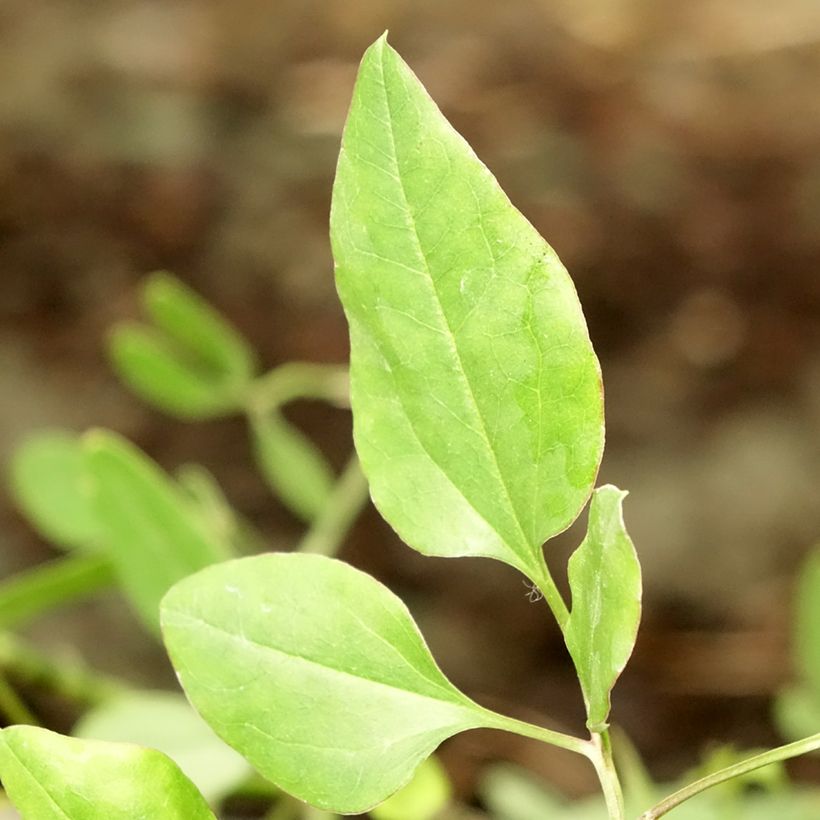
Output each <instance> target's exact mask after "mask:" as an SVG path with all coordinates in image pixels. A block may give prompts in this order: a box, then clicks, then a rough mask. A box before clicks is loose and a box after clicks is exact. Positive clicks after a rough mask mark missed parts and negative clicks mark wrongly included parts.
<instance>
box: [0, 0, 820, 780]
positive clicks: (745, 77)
mask: <svg viewBox="0 0 820 820" xmlns="http://www.w3.org/2000/svg"><path fill="white" fill-rule="evenodd" d="M385 28H389V29H390V32H391V42H392V43H393V45H394V46H395V47H396V48H398V49H399V50H400V51H401V53H402V54H403V55H404V57H405V58H406V59H407V60H408V62H409V63H410V64H411V65H412V66H413V67H414V69H415V70H416V72H417V73H418V74H419V76H420V77H421V79H422V81H423V82H425V84H426V85H427V86H428V88H429V90H430V92H431V93H432V94H433V96H434V97H435V98H436V99H437V101H438V102H439V104H440V105H441V107H442V108H443V110H444V112H445V114H446V115H447V116H448V117H449V118H450V119H451V121H452V122H453V123H454V125H455V126H456V127H457V128H458V129H459V130H460V131H461V132H462V133H463V134H464V135H465V136H466V138H467V139H468V140H469V141H470V142H471V143H472V145H473V146H474V147H475V149H476V151H477V152H478V154H479V155H480V156H481V157H482V158H483V159H484V160H485V162H486V163H487V164H488V165H489V167H490V168H491V169H492V170H493V172H494V173H495V174H496V175H497V176H498V178H499V180H500V182H501V184H502V185H503V186H504V188H505V189H506V190H507V192H508V193H509V195H510V197H511V198H512V200H513V201H514V202H515V203H516V204H517V205H518V207H519V208H520V209H521V210H522V211H523V212H524V213H525V214H526V215H527V216H528V217H529V218H530V219H531V220H532V221H533V223H534V224H535V225H536V226H537V227H538V229H539V230H540V231H541V232H542V233H543V235H544V236H545V237H547V239H548V240H549V241H550V242H551V244H553V246H554V247H555V248H556V250H557V251H558V253H559V254H560V255H561V257H562V259H563V261H564V262H565V264H566V265H567V267H568V268H569V270H570V272H571V273H572V275H573V277H574V279H575V282H576V284H577V288H578V291H579V294H580V297H581V300H582V303H583V305H584V308H585V312H586V315H587V318H588V322H589V326H590V332H591V335H592V338H593V341H594V343H595V345H596V347H597V350H598V352H599V355H600V357H601V360H602V365H603V371H604V378H605V384H606V389H607V414H608V416H607V418H608V448H607V454H606V457H605V461H604V465H603V468H602V480H606V481H612V482H614V483H617V484H618V485H620V486H622V487H625V488H627V489H629V490H630V491H631V495H630V497H629V499H628V501H627V508H626V515H627V521H628V524H629V526H630V529H631V532H632V535H633V538H634V540H635V543H636V545H637V547H638V550H639V553H640V556H641V560H642V563H643V567H644V577H645V595H646V609H645V615H644V623H643V627H642V631H641V635H640V638H639V641H638V646H637V650H636V655H635V658H634V661H633V663H632V665H631V666H630V668H629V669H628V671H627V672H626V674H625V675H624V677H623V680H622V682H621V684H620V686H619V688H618V689H617V690H616V696H615V699H614V702H615V716H616V720H617V722H618V723H619V724H620V725H622V726H623V727H624V728H625V729H626V730H627V731H628V732H629V733H630V734H631V735H632V737H633V738H634V740H635V742H636V743H637V745H638V747H639V749H640V750H641V752H642V753H643V754H644V756H645V757H646V759H647V760H648V761H650V763H651V768H652V770H653V772H654V773H655V774H656V775H657V776H658V777H668V776H671V775H674V774H677V773H679V772H680V771H681V770H682V768H683V767H685V766H687V765H690V764H692V763H693V762H694V761H695V760H696V759H697V757H698V755H699V753H700V751H701V750H702V749H703V748H704V746H705V745H706V744H707V743H709V742H710V741H732V742H736V743H738V744H740V745H758V744H766V743H770V742H772V741H774V740H775V739H776V737H777V735H776V732H775V730H774V728H773V725H772V723H771V718H770V703H771V696H772V694H773V693H774V692H775V691H776V690H777V688H778V687H779V686H781V685H782V684H783V682H784V681H787V680H788V679H789V676H790V674H791V671H790V660H789V650H788V630H789V618H790V615H789V606H790V595H791V588H792V583H793V579H794V574H795V571H796V569H797V567H798V566H799V563H800V561H801V558H802V556H803V555H804V554H805V553H806V551H807V550H808V549H809V548H810V547H811V546H812V545H813V543H814V542H816V541H817V540H818V537H820V503H818V499H819V496H818V487H820V344H819V343H820V95H818V93H817V89H818V80H820V6H818V4H817V3H816V0H780V2H779V3H777V4H770V3H765V2H763V1H762V0H747V1H746V2H740V0H738V1H737V2H732V1H731V0H694V1H693V2H689V3H666V2H653V0H552V2H547V0H543V2H535V0H530V1H528V2H526V1H525V2H517V1H514V2H507V3H496V2H490V0H473V2H469V3H468V2H464V0H451V1H450V2H441V0H438V2H429V1H428V0H416V2H412V3H411V2H407V1H406V0H395V1H394V2H383V3H377V2H373V1H372V0H366V1H365V2H352V3H350V2H348V3H342V2H337V1H336V0H324V1H323V2H319V0H267V2H261V0H239V2H228V0H201V2H180V1H179V0H162V2H160V1H159V0H157V1H156V2H148V1H147V0H132V1H131V2H113V0H100V2H96V3H88V2H86V0H60V2H58V1H57V0H28V2H23V0H5V1H4V2H3V4H2V6H0V78H2V79H0V458H2V459H3V460H5V459H6V458H7V457H8V456H9V454H10V453H11V451H12V449H13V448H14V446H15V444H16V443H17V442H19V441H20V439H21V438H22V437H23V436H24V435H25V434H26V433H27V432H29V431H31V430H34V429H36V428H38V427H42V426H49V425H59V426H66V427H70V428H72V429H77V430H82V429H84V428H86V427H89V426H92V425H101V426H107V427H111V428H113V429H115V430H117V431H119V432H122V433H124V434H126V435H128V436H129V437H131V438H132V439H133V440H135V441H136V442H137V443H138V444H139V445H140V446H142V447H143V448H144V449H146V450H147V451H148V452H149V453H150V454H151V455H152V456H153V457H155V458H156V459H157V460H158V461H160V462H161V463H162V464H163V465H165V466H167V467H169V468H171V467H174V466H176V465H178V464H179V463H181V462H183V461H190V460H194V461H200V462H202V463H204V464H205V465H206V466H208V467H209V468H210V469H211V470H212V471H213V472H214V473H215V474H216V475H217V476H218V477H219V479H220V481H221V482H222V483H223V485H224V487H225V488H226V491H227V493H228V495H229V497H230V499H231V500H232V502H233V503H234V504H235V505H236V506H237V508H239V509H240V510H241V511H242V512H243V513H245V514H246V515H247V516H249V517H250V518H251V519H253V520H254V521H255V522H257V523H258V525H259V526H260V527H261V528H262V529H263V530H264V531H265V532H266V534H267V536H268V538H269V542H270V545H271V548H276V549H287V548H289V547H290V546H291V545H293V544H294V542H295V540H296V539H297V537H298V535H299V532H300V528H299V525H298V523H297V522H296V521H295V520H294V519H293V518H291V517H290V516H289V515H288V514H287V513H286V512H285V511H284V510H283V509H282V508H281V507H280V506H279V505H278V504H277V503H276V502H275V501H274V500H272V499H271V497H270V495H269V494H268V492H267V490H266V489H265V487H264V486H263V484H262V482H261V480H260V479H258V478H257V477H256V475H255V473H254V471H253V468H252V466H251V460H250V453H249V445H248V442H247V437H246V433H245V430H244V428H243V426H242V424H241V422H240V421H238V420H226V421H218V422H211V423H207V424H183V423H181V422H178V421H175V420H172V419H169V418H166V417H163V416H162V415H161V414H159V413H158V412H155V411H154V410H152V409H151V408H149V407H146V406H145V405H143V404H142V403H140V402H139V401H138V400H137V399H135V398H133V397H132V396H131V395H129V394H128V392H127V391H126V390H125V389H124V388H123V387H122V386H121V385H120V384H119V383H118V382H117V380H116V378H115V377H114V376H113V374H112V373H111V371H110V369H109V368H108V366H107V364H106V361H105V356H104V350H103V345H102V340H103V338H104V335H105V332H106V329H107V328H108V327H109V326H110V325H111V324H112V323H113V322H114V321H116V320H117V319H119V318H123V317H133V316H134V315H135V312H136V292H137V285H138V283H139V281H140V278H141V277H142V276H143V274H144V273H146V272H148V271H150V270H153V269H156V268H167V269H170V270H173V271H175V272H176V273H177V274H178V275H179V276H180V277H181V278H183V279H184V280H185V281H186V282H188V283H189V284H191V285H192V286H194V287H196V288H197V289H198V290H199V291H200V292H202V293H203V294H204V295H205V296H206V297H207V298H209V299H210V300H211V301H213V303H215V304H216V305H217V306H218V307H219V308H220V309H221V310H222V311H223V312H224V313H225V314H226V315H227V316H228V317H229V318H230V319H231V320H232V321H233V322H234V323H235V324H236V325H237V326H238V327H239V328H241V330H242V331H243V332H244V333H245V334H246V335H247V337H248V338H249V339H251V340H252V342H253V343H254V344H255V345H256V347H257V348H258V350H259V351H260V354H261V356H262V358H263V360H264V362H265V363H266V365H268V366H273V365H275V364H277V363H280V362H284V361H288V360H291V359H306V360H315V361H332V362H342V361H344V360H345V358H346V355H347V337H346V327H345V324H344V320H343V316H342V312H341V309H340V307H339V304H338V302H337V299H336V296H335V292H334V286H333V278H332V260H331V256H330V250H329V243H328V238H327V217H328V207H329V198H330V186H331V181H332V177H333V171H334V163H335V157H336V153H337V151H338V144H339V136H340V131H341V127H342V123H343V118H344V114H345V110H346V107H347V104H348V101H349V97H350V92H351V87H352V82H353V78H354V75H355V70H356V64H357V62H358V59H359V57H360V55H361V53H362V51H363V50H364V48H365V47H366V46H367V45H368V44H369V43H370V42H371V41H372V40H373V39H375V38H376V37H377V36H378V35H379V34H380V33H381V32H382V31H383V30H384V29H385ZM292 417H293V419H294V420H295V421H297V422H298V423H299V424H300V425H302V426H303V427H304V428H305V429H307V430H308V431H310V432H311V433H313V434H314V435H315V436H316V437H317V438H318V440H319V441H321V442H322V445H323V447H324V448H325V449H326V451H327V452H328V454H329V455H330V456H331V458H332V459H333V460H334V463H336V464H338V465H341V464H342V463H343V462H344V460H345V459H346V456H347V453H348V451H349V448H350V446H351V441H350V419H349V416H348V415H346V414H345V413H342V412H339V411H335V410H331V409H328V408H325V407H322V406H317V405H313V404H308V403H304V404H300V405H297V406H294V408H293V414H292ZM0 501H2V504H1V505H0V571H2V572H3V573H8V572H11V571H13V570H17V569H21V568H23V567H25V566H28V565H31V564H34V563H36V562H38V561H40V560H43V559H44V558H46V557H48V556H49V555H50V554H51V552H50V550H49V547H48V546H47V545H46V544H44V543H43V542H41V541H39V540H38V539H37V537H36V536H35V535H33V534H32V532H31V531H30V530H29V529H28V527H27V526H26V524H25V522H24V521H23V520H22V519H21V518H20V517H19V515H17V514H16V513H15V512H14V510H13V509H12V507H11V502H10V500H9V499H8V497H7V496H3V497H2V499H0ZM579 533H580V530H579V529H578V528H576V529H574V530H573V531H571V532H570V533H568V534H567V535H566V536H564V537H562V538H560V539H558V540H557V541H556V542H555V543H554V544H551V545H550V546H549V547H548V555H549V560H550V562H551V563H552V565H553V566H554V567H555V568H556V573H557V574H558V575H559V576H561V578H562V579H563V569H562V568H563V566H564V562H565V559H566V557H567V555H568V554H569V551H570V549H571V548H572V546H573V545H574V544H575V543H577V541H578V538H579ZM344 557H345V558H347V559H349V560H350V561H351V562H353V563H354V564H356V565H358V566H360V567H363V568H366V569H367V570H369V571H371V572H373V573H374V574H375V575H376V576H377V577H379V578H380V579H382V580H384V581H385V582H386V583H388V584H389V585H390V586H391V587H392V588H393V589H394V590H395V591H396V592H397V593H399V594H400V595H401V596H402V597H403V598H404V599H405V600H406V601H407V603H408V605H409V606H410V608H411V609H412V610H413V612H414V613H415V614H416V615H417V618H418V620H419V622H420V624H421V626H422V629H423V631H424V632H425V633H426V635H427V636H428V639H429V642H430V644H431V645H432V647H433V649H434V651H435V654H436V655H437V657H438V658H439V659H440V660H441V663H442V666H443V667H444V669H445V670H446V671H447V673H448V674H449V675H450V676H451V677H452V678H453V679H454V681H455V682H456V683H458V684H460V685H461V686H462V687H464V688H465V689H466V690H467V691H468V692H470V693H471V694H473V695H475V696H476V697H478V698H480V699H481V698H483V699H484V701H485V702H487V703H488V704H495V705H498V706H502V707H504V706H505V707H506V708H508V709H510V710H512V711H514V712H516V713H517V714H519V715H522V716H526V715H530V716H533V717H535V718H538V717H543V716H544V715H549V716H551V717H552V718H553V719H554V720H555V721H557V723H558V724H559V725H563V726H564V727H566V728H567V729H570V730H579V729H580V726H581V724H582V721H581V704H580V700H579V698H578V696H577V694H576V692H575V684H574V681H573V678H572V673H571V670H570V667H569V665H568V659H567V657H566V655H565V653H564V651H563V648H562V645H561V642H560V638H559V636H558V634H557V631H556V630H555V629H554V627H552V626H551V625H550V623H549V621H548V619H547V617H546V610H545V608H544V607H543V605H534V604H531V603H529V602H528V601H527V600H526V598H525V594H526V589H525V588H524V587H523V586H522V584H521V580H520V578H519V577H517V576H516V575H515V574H514V573H513V572H512V571H511V570H508V569H507V568H505V567H503V566H501V565H495V564H494V563H492V562H488V561H480V560H464V561H458V562H447V561H443V560H436V559H425V558H422V557H421V556H418V555H416V554H415V553H414V552H413V551H411V550H409V549H407V548H406V547H404V546H402V545H401V544H400V543H399V541H398V539H397V538H396V537H395V536H394V535H393V534H392V533H391V531H390V530H389V528H388V527H387V525H386V524H384V523H383V522H382V521H381V520H380V519H379V517H378V515H377V514H376V513H375V512H374V511H373V510H372V509H371V510H369V511H368V512H367V513H366V514H365V515H364V516H363V518H362V519H361V521H360V522H359V524H358V525H357V527H356V528H355V531H354V533H353V534H352V536H351V538H350V539H349V542H348V545H347V546H346V548H345V553H344ZM27 632H28V634H30V635H31V636H32V637H33V638H34V639H35V640H37V641H39V642H40V643H41V644H42V645H44V646H48V647H52V648H53V649H54V651H62V650H60V649H59V648H60V647H63V646H64V645H65V644H67V643H69V644H72V645H74V646H77V647H78V648H79V650H78V651H80V652H82V654H83V655H84V657H86V658H87V659H89V661H90V662H92V663H94V664H96V665H98V666H100V667H102V668H105V669H108V670H111V671H115V672H118V673H120V674H127V675H130V676H131V677H132V678H134V679H136V680H138V681H141V682H143V683H146V684H158V683H161V682H167V681H169V680H170V674H169V671H168V669H167V666H166V665H165V662H164V660H163V656H162V653H161V651H160V650H159V649H158V648H157V647H155V646H154V645H152V643H151V642H150V639H148V638H147V637H145V636H144V635H143V633H142V632H141V631H140V630H139V627H138V626H137V625H136V624H135V623H134V622H133V621H132V620H131V618H130V616H129V615H128V614H127V613H126V612H125V611H124V609H123V607H122V605H121V604H120V603H119V602H118V601H117V599H116V597H114V596H110V597H104V598H103V599H102V600H101V601H99V602H97V603H93V604H88V605H83V606H78V607H74V608H72V609H71V610H70V611H68V612H64V613H61V614H60V615H59V616H55V617H53V618H49V619H47V620H46V621H42V622H40V623H38V624H37V625H35V626H33V627H31V628H30V629H29V630H27ZM32 696H33V697H36V693H33V695H32ZM44 708H49V707H48V704H46V706H45V707H44ZM54 713H55V714H54V720H55V722H56V725H57V726H58V727H59V726H60V724H61V721H62V722H63V723H65V721H66V720H67V718H66V717H65V716H62V715H61V714H60V713H59V711H58V710H56V709H55V710H54ZM444 758H445V761H446V762H447V765H448V767H449V768H450V770H451V772H452V773H453V776H454V777H455V779H456V781H457V783H458V785H459V787H460V789H461V790H462V792H463V794H465V795H468V796H469V795H470V793H471V790H472V788H473V786H474V784H475V778H476V777H477V773H478V772H479V770H480V766H481V763H482V762H483V761H486V760H493V759H497V758H512V759H514V760H517V761H519V762H521V763H523V764H525V765H527V766H529V767H530V768H531V769H532V770H533V771H536V772H538V773H540V774H543V775H544V776H545V777H546V778H548V779H550V780H552V781H553V782H555V783H557V784H558V785H559V786H560V787H561V788H563V789H565V790H567V791H569V792H570V793H582V792H585V791H588V790H590V789H592V788H594V783H593V782H592V780H591V779H590V772H588V771H587V769H586V766H585V765H584V764H583V762H581V763H579V764H577V765H576V761H573V760H567V759H566V756H565V755H562V754H560V753H557V754H556V753H553V752H551V751H550V750H548V749H541V748H538V747H537V745H536V744H531V743H528V742H525V741H523V740H517V739H514V738H502V737H501V736H498V735H493V734H487V735H482V734H479V733H476V734H471V735H467V736H465V737H463V738H461V739H457V740H455V741H453V742H452V743H450V744H449V745H448V746H446V747H445V750H444ZM796 771H797V772H798V774H802V776H805V777H809V778H811V777H815V778H817V769H816V767H813V766H812V765H811V764H810V763H809V764H806V763H803V764H801V765H798V767H797V769H796Z"/></svg>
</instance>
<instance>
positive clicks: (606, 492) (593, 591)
mask: <svg viewBox="0 0 820 820" xmlns="http://www.w3.org/2000/svg"><path fill="white" fill-rule="evenodd" d="M625 496H626V493H625V492H623V491H622V490H619V489H618V488H617V487H613V486H612V485H609V484H608V485H606V486H604V487H600V488H599V489H597V490H596V491H595V493H594V495H593V496H592V504H591V505H590V509H589V523H588V525H587V535H586V538H584V541H583V543H582V544H581V546H580V547H578V549H577V550H576V551H575V552H574V553H573V555H572V557H571V558H570V559H569V569H568V573H569V585H570V589H571V591H572V610H571V613H570V617H569V621H568V623H567V627H566V630H565V632H564V636H565V638H566V642H567V648H568V649H569V652H570V655H572V659H573V661H574V662H575V668H576V670H577V672H578V679H579V681H580V683H581V689H582V691H583V693H584V701H585V702H586V707H587V717H588V720H587V725H588V726H589V728H590V729H591V730H592V731H601V730H602V729H604V728H605V727H606V721H607V718H608V716H609V695H610V692H611V691H612V687H613V686H614V685H615V681H616V680H617V679H618V676H619V675H620V674H621V672H622V671H623V669H624V667H625V666H626V663H627V661H628V660H629V656H630V655H631V654H632V649H633V647H634V645H635V637H636V635H637V632H638V623H639V622H640V618H641V567H640V564H639V563H638V556H637V554H636V553H635V547H634V546H633V544H632V540H631V539H630V537H629V535H628V533H627V531H626V528H625V526H624V521H623V499H624V497H625Z"/></svg>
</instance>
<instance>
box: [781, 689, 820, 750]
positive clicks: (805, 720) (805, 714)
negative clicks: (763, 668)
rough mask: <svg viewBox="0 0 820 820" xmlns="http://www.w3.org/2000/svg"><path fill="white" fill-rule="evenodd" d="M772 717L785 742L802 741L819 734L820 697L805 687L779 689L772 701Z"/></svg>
mask: <svg viewBox="0 0 820 820" xmlns="http://www.w3.org/2000/svg"><path fill="white" fill-rule="evenodd" d="M774 717H775V722H776V723H777V726H778V728H779V729H780V733H781V734H782V735H783V736H784V737H785V738H786V739H787V740H802V739H803V738H804V737H808V736H809V735H813V734H817V732H820V697H819V696H818V695H817V693H815V692H814V691H812V690H811V689H809V688H808V687H807V686H805V685H802V684H797V685H796V686H789V687H787V688H785V689H781V690H780V691H779V692H778V693H777V696H776V697H775V700H774Z"/></svg>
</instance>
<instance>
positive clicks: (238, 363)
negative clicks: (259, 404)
mask: <svg viewBox="0 0 820 820" xmlns="http://www.w3.org/2000/svg"><path fill="white" fill-rule="evenodd" d="M143 303H144V305H145V310H146V312H147V313H148V315H149V316H150V317H151V319H153V321H154V324H155V325H156V326H157V327H158V328H159V329H160V330H162V331H164V332H165V333H166V334H167V335H168V337H169V338H170V339H172V340H173V341H174V342H175V343H176V344H178V345H179V347H180V348H181V349H182V350H184V351H187V352H188V353H189V354H190V355H191V356H193V357H196V358H197V359H198V360H199V361H201V362H202V363H203V365H205V366H207V367H209V368H210V369H211V370H213V372H215V373H219V374H222V375H223V376H224V377H226V378H229V379H232V380H234V381H235V382H237V383H240V384H241V383H243V382H248V381H250V380H251V379H252V378H253V375H254V371H255V370H256V356H255V354H254V352H253V350H252V348H251V347H250V345H249V344H248V343H247V342H246V341H245V339H244V338H243V337H242V336H241V335H240V334H239V332H238V331H237V330H236V329H235V328H234V327H233V326H232V325H230V324H229V323H228V322H227V321H226V320H225V319H224V318H223V316H222V315H221V314H220V313H219V312H218V311H217V310H215V309H214V308H213V307H211V305H209V304H208V303H207V302H206V301H205V300H204V299H203V298H202V297H201V296H200V295H199V294H198V293H196V292H195V291H194V290H192V289H191V288H189V287H188V286H187V285H184V284H183V283H182V282H180V281H179V279H177V278H176V277H175V276H172V275H171V274H170V273H166V272H165V271H158V272H157V273H154V274H152V275H151V276H149V277H148V279H147V280H146V282H145V288H144V290H143Z"/></svg>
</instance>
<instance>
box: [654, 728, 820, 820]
mask: <svg viewBox="0 0 820 820" xmlns="http://www.w3.org/2000/svg"><path fill="white" fill-rule="evenodd" d="M816 749H820V734H816V735H812V736H811V737H807V738H804V739H803V740H798V741H796V742H795V743H789V744H787V745H786V746H778V747H777V748H776V749H770V750H769V751H768V752H763V753H762V754H759V755H755V756H754V757H750V758H748V759H746V760H741V761H740V763H735V764H734V765H732V766H727V767H726V768H725V769H721V770H720V771H719V772H713V773H712V774H710V775H707V776H706V777H703V778H701V779H700V780H696V781H695V782H694V783H690V784H689V785H688V786H684V787H683V788H682V789H680V790H679V791H676V792H675V793H674V794H671V795H669V797H666V798H664V799H663V800H661V802H660V803H658V804H657V805H656V806H653V807H652V808H651V809H647V811H645V812H644V813H643V814H642V815H641V816H640V818H639V820H657V818H658V817H663V815H664V814H666V813H667V812H669V811H672V809H674V808H675V807H676V806H679V805H680V804H681V803H683V802H684V801H686V800H688V799H689V798H690V797H694V796H695V795H696V794H700V793H701V792H702V791H706V789H711V788H712V786H717V785H719V784H720V783H724V782H726V781H727V780H731V779H732V778H734V777H740V776H741V775H744V774H747V773H748V772H753V771H754V770H755V769H759V768H761V767H762V766H768V765H769V764H770V763H779V762H781V761H783V760H788V759H789V758H790V757H797V756H798V755H802V754H806V753H807V752H813V751H815V750H816Z"/></svg>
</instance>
